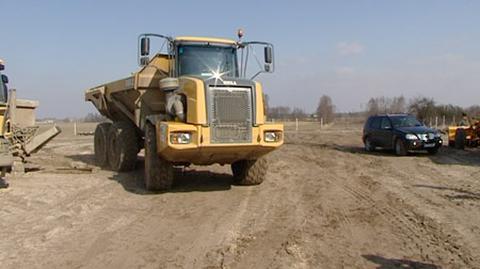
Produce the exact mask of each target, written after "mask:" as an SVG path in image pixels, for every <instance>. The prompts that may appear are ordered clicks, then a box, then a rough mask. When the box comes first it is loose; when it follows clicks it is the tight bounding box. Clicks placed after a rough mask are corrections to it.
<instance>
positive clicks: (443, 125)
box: [442, 115, 446, 128]
mask: <svg viewBox="0 0 480 269" xmlns="http://www.w3.org/2000/svg"><path fill="white" fill-rule="evenodd" d="M445 127H446V126H445V115H443V124H442V128H445Z"/></svg>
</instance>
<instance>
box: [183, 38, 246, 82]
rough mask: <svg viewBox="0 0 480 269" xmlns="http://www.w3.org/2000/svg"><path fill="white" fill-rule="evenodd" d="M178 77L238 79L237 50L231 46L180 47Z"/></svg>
mask: <svg viewBox="0 0 480 269" xmlns="http://www.w3.org/2000/svg"><path fill="white" fill-rule="evenodd" d="M178 75H179V76H182V75H194V76H201V77H238V69H237V55H236V48H234V47H231V46H212V45H180V46H178Z"/></svg>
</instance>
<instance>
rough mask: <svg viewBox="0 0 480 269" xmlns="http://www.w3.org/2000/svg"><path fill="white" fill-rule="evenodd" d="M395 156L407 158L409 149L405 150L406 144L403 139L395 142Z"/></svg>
mask: <svg viewBox="0 0 480 269" xmlns="http://www.w3.org/2000/svg"><path fill="white" fill-rule="evenodd" d="M395 154H397V156H406V155H407V149H406V148H405V142H403V140H402V139H400V138H399V139H397V140H396V141H395Z"/></svg>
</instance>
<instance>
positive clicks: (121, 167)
mask: <svg viewBox="0 0 480 269" xmlns="http://www.w3.org/2000/svg"><path fill="white" fill-rule="evenodd" d="M108 139H109V140H108V163H109V164H110V168H111V169H112V170H113V171H117V172H123V171H131V170H133V169H135V163H136V162H137V155H138V151H139V147H138V135H137V132H136V130H135V126H133V125H132V124H131V123H128V122H124V121H120V122H115V123H113V125H112V127H111V128H110V132H109V136H108Z"/></svg>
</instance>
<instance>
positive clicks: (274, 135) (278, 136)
mask: <svg viewBox="0 0 480 269" xmlns="http://www.w3.org/2000/svg"><path fill="white" fill-rule="evenodd" d="M263 139H264V140H265V142H278V141H280V140H282V132H279V131H266V132H265V133H264V135H263Z"/></svg>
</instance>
